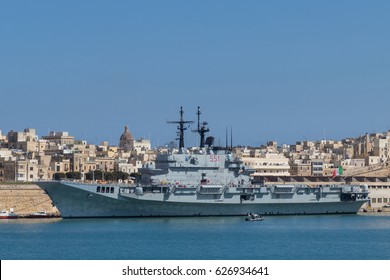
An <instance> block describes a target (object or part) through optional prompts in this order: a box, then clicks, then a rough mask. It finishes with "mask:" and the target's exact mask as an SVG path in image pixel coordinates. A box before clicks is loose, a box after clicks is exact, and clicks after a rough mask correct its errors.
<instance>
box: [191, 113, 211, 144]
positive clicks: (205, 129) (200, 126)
mask: <svg viewBox="0 0 390 280" xmlns="http://www.w3.org/2000/svg"><path fill="white" fill-rule="evenodd" d="M196 114H197V115H198V129H197V130H193V131H192V132H198V133H199V135H200V145H199V147H200V148H204V135H205V134H206V132H209V131H210V129H209V128H208V127H206V125H207V122H202V124H201V123H200V115H201V112H200V107H199V106H198V112H197V113H196Z"/></svg>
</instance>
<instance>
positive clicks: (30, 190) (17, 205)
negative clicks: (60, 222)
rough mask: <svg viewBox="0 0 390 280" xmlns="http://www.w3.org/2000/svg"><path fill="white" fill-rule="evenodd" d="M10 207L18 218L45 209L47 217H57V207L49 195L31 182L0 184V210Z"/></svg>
mask: <svg viewBox="0 0 390 280" xmlns="http://www.w3.org/2000/svg"><path fill="white" fill-rule="evenodd" d="M10 208H13V209H14V212H15V213H16V214H17V215H18V216H19V218H24V217H29V216H31V215H32V214H33V213H35V212H38V211H45V212H46V213H47V214H48V216H49V217H59V216H60V213H59V211H58V209H57V208H56V207H55V206H54V205H53V203H52V201H51V199H50V198H49V196H48V195H47V194H46V193H45V192H44V191H43V190H42V189H40V188H39V187H38V186H37V185H35V184H33V183H22V184H20V183H19V184H18V183H2V184H0V210H2V209H5V210H7V211H9V209H10Z"/></svg>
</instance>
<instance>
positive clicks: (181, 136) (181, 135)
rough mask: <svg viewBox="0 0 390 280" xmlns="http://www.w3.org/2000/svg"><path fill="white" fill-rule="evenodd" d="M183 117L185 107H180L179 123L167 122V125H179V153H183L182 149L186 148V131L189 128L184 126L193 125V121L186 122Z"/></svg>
mask: <svg viewBox="0 0 390 280" xmlns="http://www.w3.org/2000/svg"><path fill="white" fill-rule="evenodd" d="M183 115H184V111H183V106H181V107H180V120H179V121H168V122H167V123H177V124H179V125H178V126H177V130H178V135H179V138H177V139H176V140H179V152H181V151H182V149H183V148H184V130H186V129H187V127H184V124H186V123H193V121H185V120H184V117H183Z"/></svg>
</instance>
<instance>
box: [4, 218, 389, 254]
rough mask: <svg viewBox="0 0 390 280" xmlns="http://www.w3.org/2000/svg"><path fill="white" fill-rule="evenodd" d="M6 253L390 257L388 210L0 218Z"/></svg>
mask: <svg viewBox="0 0 390 280" xmlns="http://www.w3.org/2000/svg"><path fill="white" fill-rule="evenodd" d="M0 240H1V244H2V245H1V250H0V259H3V260H25V259H27V260H51V259H54V260H64V259H69V260H135V259H137V260H154V259H156V260H191V259H194V260H203V259H205V260H224V259H227V260H389V259H390V215H389V213H377V214H372V213H371V214H370V213H368V214H367V213H364V214H357V215H319V216H316V215H315V216H267V217H265V219H264V220H263V221H255V222H249V221H245V218H244V217H209V218H198V217H196V218H132V219H131V218H122V219H119V218H112V219H64V220H63V219H36V220H34V219H17V220H1V221H0Z"/></svg>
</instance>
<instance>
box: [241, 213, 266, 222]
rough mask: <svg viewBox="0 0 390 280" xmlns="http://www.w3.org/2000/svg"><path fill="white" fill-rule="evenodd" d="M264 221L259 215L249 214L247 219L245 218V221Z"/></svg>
mask: <svg viewBox="0 0 390 280" xmlns="http://www.w3.org/2000/svg"><path fill="white" fill-rule="evenodd" d="M262 220H264V217H263V216H260V215H259V214H252V213H250V214H249V215H248V217H246V218H245V221H262Z"/></svg>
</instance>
